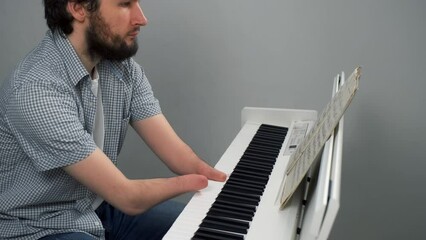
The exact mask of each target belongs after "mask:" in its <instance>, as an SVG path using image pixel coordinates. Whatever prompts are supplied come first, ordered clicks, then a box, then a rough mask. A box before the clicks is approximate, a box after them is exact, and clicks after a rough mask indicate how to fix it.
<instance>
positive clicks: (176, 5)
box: [0, 0, 426, 240]
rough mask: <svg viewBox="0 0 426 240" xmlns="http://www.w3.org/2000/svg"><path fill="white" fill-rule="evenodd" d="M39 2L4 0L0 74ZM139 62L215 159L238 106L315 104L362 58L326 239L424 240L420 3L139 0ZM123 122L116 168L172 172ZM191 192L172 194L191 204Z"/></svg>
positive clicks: (39, 29) (176, 122)
mask: <svg viewBox="0 0 426 240" xmlns="http://www.w3.org/2000/svg"><path fill="white" fill-rule="evenodd" d="M40 2H41V0H38V1H23V0H3V1H2V2H1V3H0V7H1V10H0V13H1V14H0V29H1V34H0V49H1V50H0V52H1V56H0V79H1V81H3V79H4V78H6V76H7V75H8V73H9V72H10V71H11V70H12V68H13V66H14V65H15V63H16V62H17V61H18V60H19V59H21V58H22V57H23V56H24V55H25V54H26V53H27V52H28V51H29V50H30V49H31V48H32V47H33V46H34V45H35V44H36V43H37V42H38V41H39V40H40V39H41V38H42V36H43V35H44V32H45V30H46V27H45V24H44V19H43V8H42V6H41V3H40ZM142 7H143V8H144V11H145V14H146V15H147V17H148V18H149V20H150V23H149V24H148V26H147V27H145V28H144V29H143V30H142V33H141V37H140V39H139V40H140V43H141V50H140V52H139V53H138V55H137V56H136V60H137V61H138V62H139V63H140V64H142V65H143V66H144V68H145V69H146V72H147V74H148V77H149V78H150V80H151V84H152V86H153V88H154V90H155V92H156V94H157V97H158V98H159V99H160V101H161V103H162V108H163V111H164V113H165V115H166V116H167V117H168V119H169V120H170V122H171V123H172V125H173V126H174V127H175V129H176V131H177V132H178V133H179V134H180V136H181V137H182V138H183V139H184V140H185V141H187V142H188V143H189V144H190V145H191V146H192V147H193V148H194V149H195V150H196V152H198V153H199V155H200V156H202V157H203V158H205V159H206V160H207V161H208V162H210V163H211V164H215V162H216V161H217V160H218V159H219V158H220V156H221V154H222V153H223V152H224V151H225V150H226V148H227V146H228V145H229V144H230V142H231V141H232V139H233V138H234V137H235V135H236V134H237V132H238V130H239V127H240V122H239V119H240V110H241V109H242V108H243V107H244V106H256V107H279V108H301V109H315V110H321V109H322V108H323V106H325V104H326V103H327V101H328V100H329V98H330V94H331V87H332V78H333V77H334V75H335V74H336V73H338V72H339V71H345V72H346V73H347V74H349V73H351V72H352V71H353V69H354V68H355V67H356V66H358V65H360V66H362V67H363V69H362V72H363V76H362V78H361V83H360V89H359V92H358V93H357V96H356V97H355V99H354V101H353V103H352V105H351V106H350V108H349V109H348V111H347V113H346V114H345V142H344V152H343V154H344V161H343V170H342V171H343V182H342V204H341V209H340V212H339V216H338V218H337V220H336V223H335V226H334V229H333V231H332V233H331V236H330V239H356V240H358V239H424V238H426V228H425V227H424V224H425V222H426V211H425V210H424V207H422V206H424V202H426V190H424V188H423V187H422V182H425V181H426V174H424V172H425V169H426V163H425V161H424V160H425V157H424V149H423V148H424V147H426V140H425V139H426V137H425V136H426V128H425V126H424V119H425V118H426V107H425V103H426V99H425V94H423V91H425V90H426V81H425V79H424V70H425V67H426V47H425V46H424V43H425V42H426V27H425V24H426V14H425V11H426V1H422V0H407V1H397V0H377V1H370V0H360V1H339V0H328V1H283V0H281V1H278V0H264V1H259V0H256V1H255V0H244V1H242V0H233V1H225V0H215V1H197V0H180V1H176V0H155V1H142ZM140 146H141V144H140V142H139V141H138V140H137V137H136V136H135V134H134V132H133V131H129V134H128V138H127V141H126V146H125V148H124V150H123V151H124V152H123V154H122V156H121V163H120V168H121V169H123V171H124V172H125V173H126V174H127V175H128V176H129V177H132V178H136V177H158V176H170V173H168V170H167V169H166V168H165V167H163V166H162V165H161V163H159V161H157V159H156V157H155V156H154V155H153V154H151V153H149V150H148V149H147V148H146V147H140ZM188 198H189V196H188V195H187V196H183V197H181V198H179V199H180V200H181V201H186V200H187V199H188Z"/></svg>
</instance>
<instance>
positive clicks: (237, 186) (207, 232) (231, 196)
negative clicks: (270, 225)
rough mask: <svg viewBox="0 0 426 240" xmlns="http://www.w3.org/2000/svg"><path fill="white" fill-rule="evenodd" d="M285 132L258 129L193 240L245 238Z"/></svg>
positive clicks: (275, 129)
mask: <svg viewBox="0 0 426 240" xmlns="http://www.w3.org/2000/svg"><path fill="white" fill-rule="evenodd" d="M287 131H288V129H287V128H284V127H279V126H273V125H267V124H262V125H261V126H260V127H259V129H258V131H257V132H256V134H255V136H254V137H253V138H252V141H251V142H250V144H249V145H248V147H247V149H246V151H245V152H244V154H243V156H242V157H241V159H240V161H239V162H238V163H237V165H236V166H235V169H234V170H233V172H232V173H231V175H230V176H229V178H228V180H227V182H226V183H225V184H224V186H223V188H222V190H221V192H220V193H219V194H218V196H217V197H216V199H215V202H214V203H213V204H212V206H211V208H210V209H209V211H208V213H207V216H206V217H205V218H204V219H203V221H202V223H201V224H200V227H199V229H198V230H197V231H196V232H195V234H194V237H193V239H204V240H220V239H227V240H228V239H229V240H233V239H244V235H243V234H245V233H246V232H247V229H248V228H249V223H250V222H251V221H252V219H253V217H254V214H255V212H256V208H257V205H258V204H259V202H260V198H261V196H262V195H263V191H264V189H265V187H266V184H267V183H268V181H269V176H270V174H271V172H272V170H273V167H274V165H275V162H276V159H277V157H278V154H279V152H280V150H281V146H282V143H283V142H284V139H285V136H286V134H287ZM236 233H241V234H236Z"/></svg>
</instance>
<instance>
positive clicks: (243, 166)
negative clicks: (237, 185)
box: [235, 161, 272, 175]
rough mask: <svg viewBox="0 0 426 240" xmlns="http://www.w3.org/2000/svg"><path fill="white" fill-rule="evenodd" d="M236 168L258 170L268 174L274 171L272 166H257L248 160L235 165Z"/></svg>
mask: <svg viewBox="0 0 426 240" xmlns="http://www.w3.org/2000/svg"><path fill="white" fill-rule="evenodd" d="M235 168H238V169H244V170H250V171H256V172H259V173H263V174H268V175H270V174H271V172H272V167H270V168H263V167H261V166H260V167H259V166H256V165H253V164H250V163H247V162H241V161H240V162H239V163H238V164H237V166H235Z"/></svg>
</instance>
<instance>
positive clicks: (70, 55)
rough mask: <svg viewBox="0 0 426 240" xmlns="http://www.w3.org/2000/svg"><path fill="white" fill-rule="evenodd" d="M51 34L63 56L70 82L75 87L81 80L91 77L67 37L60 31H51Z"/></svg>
mask: <svg viewBox="0 0 426 240" xmlns="http://www.w3.org/2000/svg"><path fill="white" fill-rule="evenodd" d="M49 32H50V33H49V34H51V36H52V39H53V41H54V42H55V43H56V46H57V47H58V49H59V52H60V54H62V57H63V59H64V63H65V68H66V70H67V72H68V76H69V77H70V81H71V82H72V83H73V85H77V83H78V82H79V81H80V80H81V79H83V78H84V77H86V76H88V75H89V72H88V71H87V70H86V68H85V67H84V65H83V63H82V62H81V60H80V57H79V56H78V55H77V52H76V51H75V49H74V47H73V46H72V44H71V42H70V41H69V40H68V38H67V37H66V35H65V34H64V33H62V32H60V31H59V30H58V31H54V32H51V31H50V30H49Z"/></svg>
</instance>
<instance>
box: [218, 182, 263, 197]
mask: <svg viewBox="0 0 426 240" xmlns="http://www.w3.org/2000/svg"><path fill="white" fill-rule="evenodd" d="M223 190H228V191H238V192H243V193H248V194H256V195H258V196H262V194H263V189H258V188H250V187H245V186H241V185H237V184H233V183H226V184H225V185H224V186H223Z"/></svg>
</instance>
